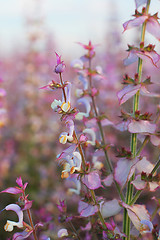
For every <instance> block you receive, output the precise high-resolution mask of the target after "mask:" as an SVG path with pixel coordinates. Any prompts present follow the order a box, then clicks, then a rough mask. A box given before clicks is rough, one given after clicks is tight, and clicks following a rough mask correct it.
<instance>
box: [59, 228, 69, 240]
mask: <svg viewBox="0 0 160 240" xmlns="http://www.w3.org/2000/svg"><path fill="white" fill-rule="evenodd" d="M57 236H58V237H59V238H62V237H67V236H68V231H67V229H66V228H61V229H60V230H59V231H58V233H57Z"/></svg>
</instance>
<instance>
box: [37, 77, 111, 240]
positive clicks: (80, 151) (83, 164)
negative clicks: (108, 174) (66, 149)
mask: <svg viewBox="0 0 160 240" xmlns="http://www.w3.org/2000/svg"><path fill="white" fill-rule="evenodd" d="M60 80H61V84H62V86H63V80H62V75H61V74H60ZM62 90H63V94H64V98H65V99H66V95H65V91H64V88H62ZM65 101H66V100H65ZM74 136H75V139H76V141H77V143H78V150H79V153H80V154H81V158H82V166H83V170H84V171H85V166H86V161H85V157H84V153H83V148H82V145H81V143H80V142H79V141H78V138H77V134H76V131H74ZM89 191H90V193H91V196H92V199H93V201H94V203H95V204H96V205H97V207H98V212H97V213H98V216H99V219H100V221H101V223H102V226H103V228H104V229H107V227H106V224H105V220H104V218H103V216H102V214H101V212H100V206H99V204H98V203H97V201H96V196H95V192H94V190H91V189H89ZM36 240H37V239H36Z"/></svg>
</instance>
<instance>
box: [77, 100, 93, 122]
mask: <svg viewBox="0 0 160 240" xmlns="http://www.w3.org/2000/svg"><path fill="white" fill-rule="evenodd" d="M78 103H79V104H82V103H83V104H84V106H85V108H86V112H78V113H77V114H76V119H77V120H82V119H83V117H86V118H87V117H89V113H90V111H91V106H90V100H89V99H88V98H80V99H79V100H78Z"/></svg>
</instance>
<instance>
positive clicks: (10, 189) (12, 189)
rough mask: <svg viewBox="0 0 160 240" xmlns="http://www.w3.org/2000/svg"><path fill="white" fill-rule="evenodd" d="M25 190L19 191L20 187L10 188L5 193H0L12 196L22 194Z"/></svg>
mask: <svg viewBox="0 0 160 240" xmlns="http://www.w3.org/2000/svg"><path fill="white" fill-rule="evenodd" d="M22 192H23V190H21V189H19V188H18V187H9V188H7V189H5V190H3V191H1V192H0V193H11V194H19V193H22Z"/></svg>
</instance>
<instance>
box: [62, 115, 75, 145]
mask: <svg viewBox="0 0 160 240" xmlns="http://www.w3.org/2000/svg"><path fill="white" fill-rule="evenodd" d="M65 124H66V126H67V127H68V129H69V132H68V133H67V132H62V133H61V134H60V136H59V142H60V143H62V144H65V143H66V142H67V140H68V141H70V142H72V141H73V133H74V122H73V120H72V119H67V120H66V122H65Z"/></svg>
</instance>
